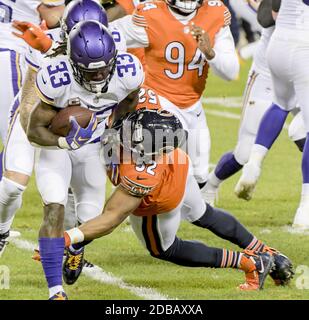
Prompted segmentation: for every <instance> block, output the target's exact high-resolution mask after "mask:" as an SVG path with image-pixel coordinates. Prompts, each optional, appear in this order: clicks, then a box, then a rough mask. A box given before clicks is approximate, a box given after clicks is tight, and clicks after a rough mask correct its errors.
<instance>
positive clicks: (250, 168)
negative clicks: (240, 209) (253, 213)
mask: <svg viewBox="0 0 309 320" xmlns="http://www.w3.org/2000/svg"><path fill="white" fill-rule="evenodd" d="M260 174H261V168H260V167H259V166H257V165H255V164H254V163H247V164H245V165H244V167H243V169H242V175H241V177H240V179H239V180H238V182H237V185H236V187H235V194H236V195H237V197H238V198H241V199H244V200H247V201H249V200H251V198H252V195H253V192H254V189H255V186H256V184H257V182H258V180H259V177H260Z"/></svg>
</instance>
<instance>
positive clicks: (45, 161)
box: [27, 20, 144, 299]
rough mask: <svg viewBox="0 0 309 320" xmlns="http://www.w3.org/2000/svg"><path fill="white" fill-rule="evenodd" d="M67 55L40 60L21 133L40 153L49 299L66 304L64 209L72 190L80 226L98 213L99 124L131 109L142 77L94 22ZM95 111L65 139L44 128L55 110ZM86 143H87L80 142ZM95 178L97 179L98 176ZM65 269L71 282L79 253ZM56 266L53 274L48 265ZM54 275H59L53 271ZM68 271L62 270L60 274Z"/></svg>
mask: <svg viewBox="0 0 309 320" xmlns="http://www.w3.org/2000/svg"><path fill="white" fill-rule="evenodd" d="M67 43H68V48H67V52H68V53H67V55H59V56H57V57H55V58H52V59H46V61H45V63H44V65H43V66H42V67H41V69H40V71H39V72H38V74H37V78H36V88H37V92H38V95H39V96H40V98H41V102H40V103H39V104H38V105H37V106H36V107H35V108H34V109H33V110H32V112H31V115H30V119H29V125H28V130H27V136H28V139H29V140H30V141H31V142H32V143H35V144H38V145H40V146H46V147H48V146H52V147H58V148H60V149H62V150H48V149H42V150H41V152H40V158H39V160H38V163H37V165H36V168H35V170H36V178H37V185H38V189H39V192H40V194H41V196H42V199H43V202H44V220H43V224H42V226H41V229H40V233H39V246H40V254H41V261H42V265H43V269H44V272H45V275H46V279H47V282H48V287H49V292H50V299H65V298H66V295H65V293H64V290H63V288H62V275H61V265H62V255H63V250H64V239H63V208H64V204H65V203H66V198H67V190H68V187H69V186H70V185H71V187H72V190H73V193H74V197H75V200H76V211H77V216H78V217H79V221H80V222H85V221H87V220H89V219H91V218H92V217H95V216H97V215H98V214H100V212H101V210H102V208H103V205H104V194H105V179H104V178H103V179H101V175H103V177H104V176H105V170H104V168H103V167H102V165H101V162H100V157H99V149H100V143H99V139H96V136H95V135H93V133H94V132H95V130H96V125H97V123H99V124H98V128H97V132H98V133H97V134H98V135H99V136H100V135H101V133H102V131H104V129H105V119H107V117H109V116H110V115H111V114H113V115H117V114H118V113H119V112H120V113H121V110H122V109H123V108H124V109H125V111H126V112H127V111H128V110H130V108H131V106H132V105H133V106H134V107H135V105H136V102H137V98H138V91H139V90H138V89H139V87H140V85H141V84H142V83H143V80H144V72H143V69H142V66H141V64H140V62H139V61H138V59H137V58H136V57H134V56H132V55H130V54H128V53H125V52H117V50H116V47H115V42H114V40H113V38H112V36H111V35H110V33H109V32H108V30H107V29H106V28H105V27H104V26H103V25H102V24H100V23H98V22H96V21H92V20H90V21H85V22H81V23H79V24H77V25H76V26H75V27H74V28H73V29H72V30H71V32H70V34H69V38H68V41H67ZM72 104H74V105H76V104H79V105H80V106H81V107H84V108H87V109H90V110H92V111H94V114H93V116H92V119H91V121H90V123H89V125H88V127H87V128H81V127H80V126H79V124H78V123H77V122H76V121H75V120H74V118H73V119H72V120H71V122H72V129H71V131H70V132H69V134H68V135H67V136H66V137H60V136H58V135H55V134H53V133H52V132H51V131H50V130H49V125H50V122H51V120H52V118H53V117H54V116H55V114H56V113H57V110H59V108H60V109H62V108H66V107H68V106H70V105H72ZM86 142H87V144H86ZM98 176H99V178H98ZM66 261H67V263H68V269H65V270H64V276H65V277H66V281H67V282H68V283H72V282H71V281H70V271H71V270H70V266H71V265H73V266H75V265H76V263H78V264H82V262H83V249H81V250H78V251H74V252H68V255H67V259H66ZM54 264H55V265H58V266H60V272H56V273H55V272H54V270H53V269H51V268H50V266H51V265H54ZM57 270H58V269H57ZM66 271H67V272H66Z"/></svg>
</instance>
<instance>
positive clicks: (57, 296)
mask: <svg viewBox="0 0 309 320" xmlns="http://www.w3.org/2000/svg"><path fill="white" fill-rule="evenodd" d="M48 300H68V296H67V295H66V294H65V292H63V291H59V292H57V293H56V294H54V295H53V296H52V297H50V298H49V299H48Z"/></svg>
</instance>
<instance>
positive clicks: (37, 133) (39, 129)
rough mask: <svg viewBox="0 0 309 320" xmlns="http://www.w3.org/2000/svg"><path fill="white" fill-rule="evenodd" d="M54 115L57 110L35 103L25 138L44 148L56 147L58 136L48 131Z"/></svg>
mask: <svg viewBox="0 0 309 320" xmlns="http://www.w3.org/2000/svg"><path fill="white" fill-rule="evenodd" d="M56 114H57V110H56V109H55V108H54V107H53V106H51V105H49V104H47V103H45V102H43V101H40V102H39V103H37V105H36V106H35V107H34V108H33V110H32V112H31V114H30V117H29V124H28V127H27V137H28V139H29V141H30V142H31V143H33V144H36V145H40V146H46V147H53V146H54V147H57V146H58V140H59V138H60V136H58V135H55V134H54V133H52V132H51V131H50V130H49V129H48V127H49V125H50V123H51V120H52V119H53V117H54V116H55V115H56Z"/></svg>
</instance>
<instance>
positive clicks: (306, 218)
mask: <svg viewBox="0 0 309 320" xmlns="http://www.w3.org/2000/svg"><path fill="white" fill-rule="evenodd" d="M292 228H293V229H297V230H300V231H307V230H309V205H308V204H307V205H300V206H299V207H298V209H297V211H296V214H295V217H294V222H293V225H292Z"/></svg>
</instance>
